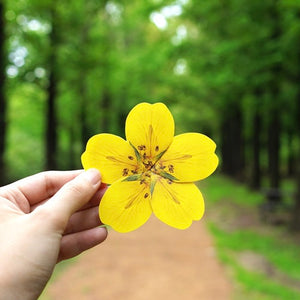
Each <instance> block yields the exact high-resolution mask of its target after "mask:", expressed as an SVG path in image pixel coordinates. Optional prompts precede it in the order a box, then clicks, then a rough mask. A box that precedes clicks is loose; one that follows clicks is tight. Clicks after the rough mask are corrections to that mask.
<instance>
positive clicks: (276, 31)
mask: <svg viewBox="0 0 300 300" xmlns="http://www.w3.org/2000/svg"><path fill="white" fill-rule="evenodd" d="M270 13H271V18H272V20H273V32H272V36H271V39H272V40H273V43H274V45H277V46H275V48H274V49H273V52H274V53H275V54H277V53H278V52H279V51H280V49H279V48H278V45H279V41H280V38H281V35H282V32H281V27H280V24H281V23H280V21H281V20H280V12H279V10H278V0H275V1H274V5H273V6H272V9H271V10H270ZM270 71H271V76H272V77H271V80H270V84H269V86H270V99H272V100H270V103H269V116H270V120H269V124H268V158H269V179H270V187H271V190H273V191H274V193H271V194H274V195H276V196H274V197H269V199H268V200H269V201H270V203H271V204H272V205H273V204H275V205H276V204H278V203H280V201H281V193H280V191H279V187H280V136H281V120H280V114H279V106H280V103H279V102H280V82H281V81H280V77H281V75H282V65H281V63H280V62H279V61H277V62H274V63H273V65H272V67H271V70H270Z"/></svg>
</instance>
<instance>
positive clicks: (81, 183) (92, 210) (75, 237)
mask: <svg viewBox="0 0 300 300" xmlns="http://www.w3.org/2000/svg"><path fill="white" fill-rule="evenodd" d="M100 179H101V178H100V174H99V172H98V171H97V170H96V169H90V170H88V171H50V172H44V173H40V174H36V175H33V176H31V177H27V178H25V179H22V180H20V181H17V182H15V183H13V184H10V185H7V186H5V187H2V188H0V291H1V293H0V299H1V300H2V299H13V300H17V299H22V300H25V299H36V298H37V297H38V296H39V295H40V293H41V292H42V290H43V288H44V287H45V285H46V283H47V281H48V280H49V278H50V276H51V274H52V272H53V269H54V267H55V264H56V263H57V262H59V261H61V260H63V259H67V258H71V257H74V256H76V255H78V254H80V253H81V252H83V251H84V250H86V249H89V248H91V247H93V246H95V245H97V244H99V243H101V242H103V241H104V240H105V238H106V235H107V232H106V229H105V228H101V227H99V225H101V223H100V220H99V217H98V205H99V201H100V199H101V197H102V195H103V193H104V191H105V186H104V185H101V181H100Z"/></svg>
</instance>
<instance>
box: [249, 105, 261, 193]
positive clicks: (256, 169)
mask: <svg viewBox="0 0 300 300" xmlns="http://www.w3.org/2000/svg"><path fill="white" fill-rule="evenodd" d="M260 150H261V115H260V112H259V111H258V108H256V111H255V114H254V118H253V132H252V151H253V164H252V178H251V179H252V180H251V187H252V188H253V189H257V190H258V189H260V187H261V165H260Z"/></svg>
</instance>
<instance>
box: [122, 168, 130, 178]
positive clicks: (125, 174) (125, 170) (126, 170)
mask: <svg viewBox="0 0 300 300" xmlns="http://www.w3.org/2000/svg"><path fill="white" fill-rule="evenodd" d="M128 172H129V170H128V169H127V168H125V169H123V176H127V175H128Z"/></svg>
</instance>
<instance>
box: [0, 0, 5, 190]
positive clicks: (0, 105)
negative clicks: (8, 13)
mask: <svg viewBox="0 0 300 300" xmlns="http://www.w3.org/2000/svg"><path fill="white" fill-rule="evenodd" d="M4 28H5V17H4V5H3V2H2V1H1V2H0V185H3V184H4V183H5V180H6V178H5V160H4V154H5V144H6V95H5V88H4V85H5V77H6V76H5V62H6V59H5V32H4Z"/></svg>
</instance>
